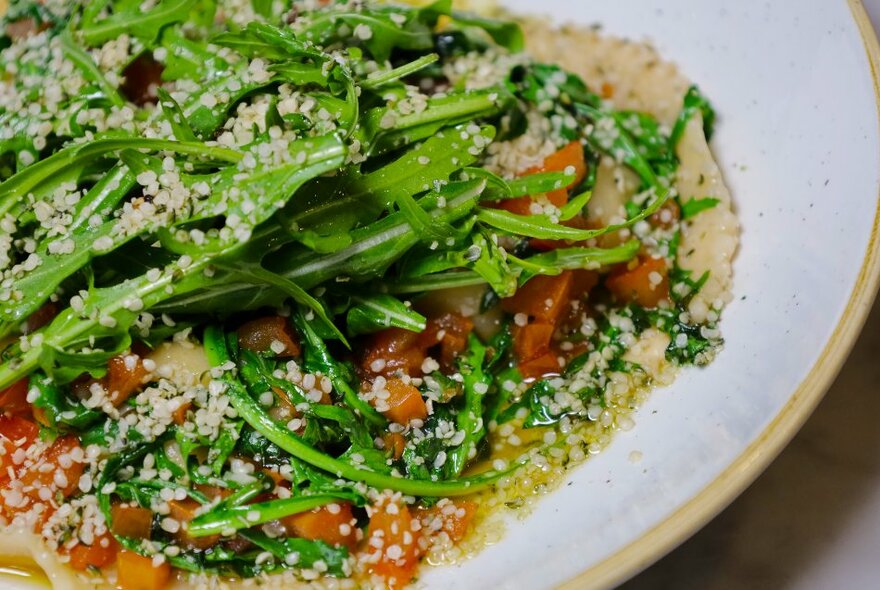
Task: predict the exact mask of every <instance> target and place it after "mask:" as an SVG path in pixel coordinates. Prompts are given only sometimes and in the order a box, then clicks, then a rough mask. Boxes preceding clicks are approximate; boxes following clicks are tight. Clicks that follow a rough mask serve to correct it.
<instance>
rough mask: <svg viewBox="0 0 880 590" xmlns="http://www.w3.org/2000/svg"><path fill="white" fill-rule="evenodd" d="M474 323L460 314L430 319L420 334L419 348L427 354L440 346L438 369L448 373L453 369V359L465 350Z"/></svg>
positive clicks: (449, 314)
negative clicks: (431, 349)
mask: <svg viewBox="0 0 880 590" xmlns="http://www.w3.org/2000/svg"><path fill="white" fill-rule="evenodd" d="M473 329H474V322H473V321H472V320H471V319H469V318H466V317H464V316H463V315H462V314H460V313H445V314H443V315H441V316H440V317H436V318H431V319H430V320H429V321H428V325H427V327H426V328H425V331H424V332H422V333H421V334H420V337H419V340H418V343H419V346H420V347H421V348H422V349H424V350H425V351H426V353H427V352H428V350H429V349H430V348H433V347H434V346H437V344H439V345H440V358H439V361H440V368H441V369H442V370H443V371H445V372H449V371H452V370H453V369H454V368H455V358H456V357H457V356H458V355H459V354H461V352H462V351H464V349H465V348H467V341H468V335H469V334H470V333H471V331H472V330H473Z"/></svg>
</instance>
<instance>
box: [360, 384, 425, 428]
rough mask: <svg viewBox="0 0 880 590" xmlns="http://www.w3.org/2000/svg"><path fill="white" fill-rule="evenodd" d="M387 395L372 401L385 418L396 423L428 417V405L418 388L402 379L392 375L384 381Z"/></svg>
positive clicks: (406, 422)
mask: <svg viewBox="0 0 880 590" xmlns="http://www.w3.org/2000/svg"><path fill="white" fill-rule="evenodd" d="M385 391H387V392H388V396H387V397H377V398H376V399H375V401H374V403H373V405H374V406H375V408H376V409H377V410H379V411H380V412H381V413H382V414H383V415H384V416H385V417H386V418H388V419H389V420H391V421H392V422H397V423H398V424H409V423H410V421H412V420H424V419H425V418H427V417H428V407H427V406H426V405H425V400H424V399H422V394H421V393H420V392H419V389H418V388H417V387H416V386H415V385H412V384H411V383H407V382H405V381H404V380H403V379H399V378H397V377H392V378H390V379H388V380H387V381H386V382H385Z"/></svg>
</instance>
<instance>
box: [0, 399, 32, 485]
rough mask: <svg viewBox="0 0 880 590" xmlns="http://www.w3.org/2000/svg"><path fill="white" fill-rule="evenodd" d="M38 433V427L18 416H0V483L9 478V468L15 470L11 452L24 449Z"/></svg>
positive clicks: (4, 482)
mask: <svg viewBox="0 0 880 590" xmlns="http://www.w3.org/2000/svg"><path fill="white" fill-rule="evenodd" d="M39 434H40V427H39V426H37V425H36V424H34V423H33V422H31V421H30V420H26V419H24V418H22V417H20V416H7V415H4V416H0V446H2V449H3V452H2V454H0V485H5V484H6V483H8V482H9V480H10V473H9V472H10V470H12V471H13V472H14V471H15V470H16V464H15V462H14V460H13V454H14V453H15V451H16V449H24V450H26V449H27V448H28V447H29V446H30V445H31V444H32V443H33V442H34V441H35V440H36V439H37V436H38V435H39Z"/></svg>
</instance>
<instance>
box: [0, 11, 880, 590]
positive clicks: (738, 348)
mask: <svg viewBox="0 0 880 590" xmlns="http://www.w3.org/2000/svg"><path fill="white" fill-rule="evenodd" d="M507 4H508V5H509V6H510V7H511V8H514V9H516V10H518V11H521V12H529V11H535V10H536V9H540V10H542V11H545V12H547V13H549V14H551V15H553V16H554V17H555V18H556V19H557V20H558V21H575V22H581V23H595V22H598V23H602V24H603V26H604V28H605V30H606V31H607V32H609V33H613V34H618V35H625V36H629V37H632V38H636V39H644V38H647V39H650V40H652V41H653V42H654V43H655V44H656V46H657V47H658V48H659V50H660V52H661V54H662V55H663V56H664V57H665V58H667V59H671V60H674V61H676V62H677V63H678V64H679V65H680V66H681V68H682V70H683V71H684V72H685V74H686V75H687V76H688V77H690V78H691V79H692V80H694V81H696V82H698V83H699V84H700V86H701V88H702V90H703V91H704V93H705V94H707V95H708V96H709V97H710V98H711V99H712V101H713V103H714V105H715V107H716V109H717V111H718V113H719V116H720V124H719V127H718V132H717V134H716V136H715V139H714V141H713V147H714V149H715V153H716V155H717V156H718V159H719V160H720V163H721V164H722V168H723V169H724V171H725V174H726V177H727V180H728V182H729V184H730V186H731V188H732V189H733V194H734V199H735V201H736V205H737V208H738V214H739V216H740V219H741V221H742V226H743V234H742V248H741V250H740V252H739V255H738V257H737V261H736V266H735V269H736V280H735V294H736V300H735V301H734V303H733V304H732V305H731V306H730V307H729V308H728V310H727V311H726V313H725V317H724V321H723V325H722V328H723V331H724V336H725V338H726V341H727V344H726V348H725V350H724V351H723V353H722V354H721V355H720V356H719V358H718V359H717V360H716V361H715V363H714V364H712V365H711V366H710V367H709V368H708V369H706V370H690V371H686V372H684V373H683V374H682V375H681V376H680V378H679V379H678V380H677V381H676V383H675V384H674V385H673V386H672V387H670V388H668V389H665V390H660V391H657V392H655V394H654V395H653V396H652V397H651V399H650V401H649V402H648V403H647V404H646V406H645V407H643V408H642V409H641V410H640V411H639V412H638V414H637V417H636V418H637V426H636V428H635V429H634V430H633V431H632V432H629V433H621V434H618V436H617V438H616V440H615V442H614V443H613V444H612V445H611V446H610V448H608V449H607V450H606V451H605V452H604V453H602V454H600V455H598V456H596V457H594V458H592V459H591V460H590V461H588V462H587V463H586V464H585V465H583V466H582V467H580V468H579V469H577V470H575V471H574V472H572V473H571V474H570V476H569V481H568V482H567V484H568V485H563V486H562V487H561V489H559V490H558V491H556V492H554V493H552V494H551V495H549V496H548V497H546V498H544V499H543V501H542V502H541V503H540V504H539V507H538V509H537V510H536V511H535V512H534V513H533V514H532V515H531V516H530V517H529V518H527V519H526V520H525V521H522V522H520V521H513V522H512V523H511V524H510V526H509V531H508V533H507V534H506V536H505V537H504V539H503V540H502V542H500V543H498V544H497V545H495V546H493V547H490V548H488V549H487V550H485V551H484V552H483V553H481V554H480V555H479V556H478V557H476V558H475V559H472V560H470V561H468V562H466V563H464V564H463V565H462V566H459V567H447V568H437V569H433V570H430V571H428V572H427V573H426V575H425V576H424V577H423V582H424V584H425V585H426V586H427V587H428V588H432V589H434V588H436V589H440V588H443V589H448V590H463V589H472V588H480V589H484V588H493V589H495V588H499V589H500V588H510V589H523V588H528V589H540V588H552V587H555V586H558V585H561V584H563V583H565V582H570V583H571V585H572V586H576V587H602V586H609V585H611V584H614V583H616V582H619V581H622V580H623V579H624V578H626V577H628V576H630V575H632V574H634V573H636V572H637V571H638V570H639V569H641V568H643V567H645V566H647V565H649V564H650V563H651V562H652V561H654V560H655V559H657V558H658V557H660V556H661V555H662V554H663V553H665V552H667V551H668V550H670V549H671V548H672V547H674V546H675V545H676V544H678V543H680V542H681V541H683V540H684V539H685V538H686V537H687V536H688V535H690V534H691V533H693V532H694V531H695V530H696V529H697V528H698V527H699V526H701V525H702V524H703V523H705V522H706V521H707V520H708V519H709V518H711V517H712V516H713V515H714V514H715V513H717V512H718V511H719V510H720V509H721V508H723V507H724V506H726V505H727V504H728V503H729V502H730V501H731V500H732V499H733V498H734V497H735V496H736V495H737V494H738V493H739V492H741V491H742V489H743V488H744V487H745V486H746V485H748V484H749V483H750V482H751V481H752V480H753V479H754V478H755V477H756V476H757V475H758V474H759V473H760V471H761V470H762V469H763V468H764V467H766V465H767V464H768V463H769V462H770V460H771V459H772V458H773V457H774V456H775V455H776V454H777V453H778V452H779V451H780V450H781V448H782V447H783V446H784V444H785V443H786V442H787V441H788V440H789V439H790V437H791V436H792V435H793V434H794V432H795V430H796V429H797V428H798V427H799V426H800V425H801V424H802V422H803V421H804V420H805V419H806V417H807V415H808V414H809V412H810V411H811V410H812V409H813V408H814V407H815V405H816V403H817V402H818V400H819V398H820V397H821V395H822V393H823V392H824V390H825V388H826V387H827V386H828V384H829V383H830V381H831V379H832V378H833V377H834V375H835V374H836V372H837V370H838V369H839V367H840V364H841V363H842V361H843V359H844V358H845V356H846V353H847V352H848V350H849V347H850V346H851V344H852V342H853V340H854V338H855V336H856V334H857V332H858V330H859V328H860V327H861V323H862V321H863V319H864V316H865V314H866V312H867V309H868V308H869V306H870V303H871V300H872V299H873V295H874V292H875V290H876V284H877V275H878V268H880V266H878V260H877V251H876V247H875V246H876V245H875V242H874V240H875V232H876V230H877V221H876V219H877V205H878V201H877V196H878V179H880V138H878V111H877V108H878V107H877V100H876V93H875V90H876V82H875V79H874V77H873V76H872V67H871V63H870V60H869V55H871V56H873V57H874V58H878V59H877V61H880V53H878V49H877V46H876V40H875V39H874V37H873V32H872V31H871V29H870V25H869V24H868V21H867V18H866V17H865V16H864V14H863V12H862V9H861V7H860V6H859V5H856V4H855V3H851V4H848V3H847V1H846V0H826V1H822V2H819V1H818V0H815V1H813V0H811V1H809V2H804V1H802V0H776V1H775V2H766V1H765V0H760V1H759V0H743V1H741V2H726V1H724V0H715V1H703V2H697V1H695V0H663V1H662V2H660V1H659V0H627V1H626V2H611V1H606V2H601V3H600V2H583V1H575V0H542V2H540V3H536V2H534V1H532V0H508V2H507ZM860 29H861V30H860ZM863 35H865V37H863ZM866 39H867V41H866ZM874 67H875V68H876V67H877V63H875V64H874ZM633 450H638V451H641V452H642V453H643V455H644V458H643V459H642V461H641V462H640V463H639V464H637V465H636V464H633V463H631V462H630V461H629V460H628V455H629V454H630V452H631V451H633ZM3 584H4V587H7V588H9V587H10V586H11V587H12V588H21V589H24V588H28V589H30V588H32V586H29V585H19V584H18V582H16V581H11V580H9V581H7V580H4V581H3Z"/></svg>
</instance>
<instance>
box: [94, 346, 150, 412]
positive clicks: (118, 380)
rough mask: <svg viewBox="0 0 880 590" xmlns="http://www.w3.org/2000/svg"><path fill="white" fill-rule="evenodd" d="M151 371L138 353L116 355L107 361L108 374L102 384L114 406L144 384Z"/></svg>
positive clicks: (121, 402)
mask: <svg viewBox="0 0 880 590" xmlns="http://www.w3.org/2000/svg"><path fill="white" fill-rule="evenodd" d="M148 376H149V371H147V369H146V368H144V361H143V359H142V358H141V357H140V356H138V355H134V354H132V355H122V356H115V357H113V358H111V359H110V362H109V363H107V374H106V375H105V376H104V377H103V378H102V379H101V384H102V385H103V386H104V389H106V390H107V393H108V395H109V397H110V401H111V402H113V405H114V406H121V405H122V404H124V403H125V402H126V400H128V398H129V397H131V395H132V394H133V393H134V392H136V391H137V390H139V389H140V388H141V387H142V386H143V385H144V380H145V379H146V378H147V377H148Z"/></svg>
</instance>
